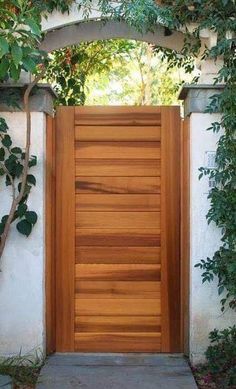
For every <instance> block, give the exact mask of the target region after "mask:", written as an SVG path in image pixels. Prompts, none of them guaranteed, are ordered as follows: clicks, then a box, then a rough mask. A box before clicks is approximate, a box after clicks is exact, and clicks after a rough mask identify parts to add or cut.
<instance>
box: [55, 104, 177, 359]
mask: <svg viewBox="0 0 236 389" xmlns="http://www.w3.org/2000/svg"><path fill="white" fill-rule="evenodd" d="M179 209H180V113H179V107H160V108H159V107H59V108H58V109H57V114H56V351H58V352H66V351H67V352H69V351H70V352H73V351H81V352H178V351H181V346H180V311H181V310H180V258H179V257H180V255H179V245H180V236H179V230H180V228H179V224H180V220H179V219H180V217H179Z"/></svg>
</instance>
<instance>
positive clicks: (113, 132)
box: [75, 125, 161, 142]
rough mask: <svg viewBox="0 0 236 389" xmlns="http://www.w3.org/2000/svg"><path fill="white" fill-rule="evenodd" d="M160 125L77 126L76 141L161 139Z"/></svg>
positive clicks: (141, 140) (155, 140)
mask: <svg viewBox="0 0 236 389" xmlns="http://www.w3.org/2000/svg"><path fill="white" fill-rule="evenodd" d="M160 139H161V127H159V126H148V127H147V126H124V127H121V126H102V125H101V126H76V127H75V140H76V141H135V142H143V141H149V142H150V141H154V142H157V141H160Z"/></svg>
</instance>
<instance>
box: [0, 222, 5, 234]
mask: <svg viewBox="0 0 236 389" xmlns="http://www.w3.org/2000/svg"><path fill="white" fill-rule="evenodd" d="M4 228H5V225H4V224H3V223H0V235H2V234H3V231H4Z"/></svg>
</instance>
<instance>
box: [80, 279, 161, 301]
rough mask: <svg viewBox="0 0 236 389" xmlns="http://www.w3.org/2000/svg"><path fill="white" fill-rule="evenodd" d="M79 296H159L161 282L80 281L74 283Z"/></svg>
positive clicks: (98, 297)
mask: <svg viewBox="0 0 236 389" xmlns="http://www.w3.org/2000/svg"><path fill="white" fill-rule="evenodd" d="M75 293H76V297H77V298H79V297H81V298H88V299H90V298H97V299H100V298H103V299H105V298H122V299H124V298H139V299H140V298H158V299H159V298H160V297H161V284H160V282H158V281H157V280H155V281H142V282H140V281H137V280H135V281H83V280H82V281H81V280H76V283H75Z"/></svg>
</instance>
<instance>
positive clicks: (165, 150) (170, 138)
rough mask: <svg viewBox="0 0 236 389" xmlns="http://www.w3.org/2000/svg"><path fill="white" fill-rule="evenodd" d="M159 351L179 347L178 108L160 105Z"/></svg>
mask: <svg viewBox="0 0 236 389" xmlns="http://www.w3.org/2000/svg"><path fill="white" fill-rule="evenodd" d="M161 145H162V146H161V252H162V280H161V285H162V286H161V293H162V352H179V351H180V350H181V347H180V112H179V107H162V108H161Z"/></svg>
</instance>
